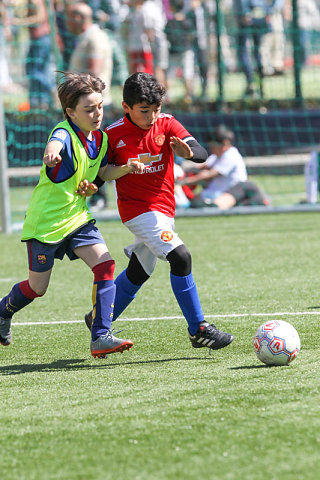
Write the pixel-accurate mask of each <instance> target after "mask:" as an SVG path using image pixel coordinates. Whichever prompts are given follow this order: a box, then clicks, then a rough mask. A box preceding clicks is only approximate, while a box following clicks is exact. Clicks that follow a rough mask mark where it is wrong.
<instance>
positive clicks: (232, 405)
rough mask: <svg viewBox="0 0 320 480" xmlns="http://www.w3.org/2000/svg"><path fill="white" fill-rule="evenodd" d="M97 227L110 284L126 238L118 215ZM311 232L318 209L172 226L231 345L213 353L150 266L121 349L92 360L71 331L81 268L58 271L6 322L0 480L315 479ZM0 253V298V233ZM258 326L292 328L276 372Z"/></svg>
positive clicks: (82, 336)
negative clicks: (291, 341)
mask: <svg viewBox="0 0 320 480" xmlns="http://www.w3.org/2000/svg"><path fill="white" fill-rule="evenodd" d="M98 226H99V228H100V229H101V231H102V233H103V235H104V237H105V238H106V241H107V244H108V246H109V248H110V251H111V253H112V255H113V256H114V258H115V260H116V265H117V266H116V274H118V273H119V272H120V271H121V270H122V269H123V268H125V265H126V258H125V256H124V254H123V252H122V247H123V246H125V245H126V244H128V243H129V242H131V241H132V237H131V235H130V234H129V233H128V232H127V230H126V229H125V227H124V226H123V225H121V224H120V222H117V221H114V222H106V223H99V224H98ZM319 226H320V217H319V214H317V213H303V214H302V213H301V214H287V215H283V214H279V215H261V216H255V215H250V216H235V217H210V218H189V219H177V221H176V227H177V231H178V232H179V234H180V236H181V237H182V238H183V240H184V241H185V243H186V245H187V246H188V247H189V249H190V251H191V252H192V257H193V273H194V277H195V279H196V281H197V286H198V291H199V294H200V298H201V300H202V304H203V309H204V311H205V313H206V314H207V315H208V320H209V321H210V322H212V321H213V322H214V323H215V324H216V325H217V326H218V327H219V328H221V329H224V330H226V331H230V332H232V333H233V334H234V335H235V340H234V342H233V343H232V344H231V345H230V346H229V347H227V348H226V349H224V350H220V351H216V352H212V355H209V352H208V350H207V349H205V348H204V349H197V350H195V349H192V347H191V344H190V342H189V340H188V337H187V330H186V323H185V321H184V319H183V318H182V316H181V312H180V311H179V308H178V305H177V303H176V301H175V299H174V296H173V294H172V292H171V289H170V283H169V266H168V264H166V263H165V262H160V261H159V263H158V265H157V267H156V270H155V272H154V275H153V277H152V278H151V279H150V280H149V281H148V283H147V284H146V285H144V287H143V288H142V290H141V291H140V292H139V294H138V297H137V299H136V300H135V302H133V304H132V305H130V307H129V308H128V309H127V311H126V312H125V313H124V314H123V316H122V320H118V321H117V322H116V323H115V328H116V329H124V331H122V332H121V334H119V336H123V337H126V338H132V340H133V341H134V347H133V349H132V350H130V351H129V352H125V353H123V354H122V355H121V354H113V355H109V357H108V358H107V359H96V360H95V359H93V358H92V357H91V355H90V350H89V343H90V338H89V332H88V331H87V329H86V327H85V325H84V323H83V322H82V321H81V322H79V323H77V321H78V320H79V321H80V320H82V318H83V314H84V313H85V312H86V311H87V310H88V309H89V308H90V301H91V282H92V273H91V272H90V271H89V269H88V268H87V267H86V266H85V265H84V264H82V263H81V262H80V261H76V262H72V263H71V262H69V261H68V260H67V259H65V260H64V261H63V262H60V261H57V262H56V265H55V268H54V272H53V275H52V280H51V284H50V286H49V289H48V292H47V294H46V295H45V296H44V297H43V298H41V299H37V300H36V301H34V302H33V303H32V304H31V305H29V306H28V307H27V308H25V309H24V310H23V311H21V312H19V313H17V314H16V315H15V317H14V326H13V335H14V340H13V343H12V344H11V345H10V346H9V347H1V348H0V402H1V403H0V405H1V408H0V449H1V450H0V471H1V479H2V480H22V479H23V480H56V479H59V480H60V479H61V480H65V479H68V480H80V479H81V480H82V479H83V480H96V479H97V478H101V479H104V480H113V479H125V478H130V479H131V480H180V479H181V480H189V479H190V480H191V479H195V478H196V479H201V480H240V479H241V480H242V479H243V480H265V479H268V480H280V479H282V478H295V479H297V480H314V479H315V478H317V476H318V471H319V467H320V459H319V447H320V435H319V426H320V420H319V418H320V417H319V378H320V375H319V357H318V353H319V341H318V338H319V335H318V332H319V318H320V293H319V292H320V278H319V266H318V258H319ZM0 252H1V253H0V259H1V261H0V263H1V274H0V297H1V296H3V295H5V294H6V293H7V292H8V290H9V289H10V288H11V286H12V284H13V283H16V282H18V281H20V280H23V279H25V278H26V277H27V262H26V251H25V246H24V245H23V244H20V239H19V235H18V234H14V235H10V236H5V235H1V236H0ZM275 313H278V316H277V315H276V316H272V314H275ZM270 318H280V319H283V320H286V321H289V322H290V323H292V324H293V325H294V326H295V327H296V329H297V330H298V332H299V334H300V338H301V344H302V349H301V352H300V354H299V355H298V357H297V359H296V360H294V362H293V363H292V364H291V365H290V366H288V367H266V366H265V365H263V364H262V363H260V362H259V360H258V359H257V357H256V355H255V353H254V351H253V348H252V338H253V335H254V333H255V331H256V329H257V327H258V326H259V325H260V324H261V323H263V322H264V321H266V320H268V319H270ZM133 319H135V320H133ZM62 321H74V323H69V324H68V323H67V324H62V323H59V322H62ZM29 322H34V323H36V324H35V325H29V324H27V325H26V324H25V323H29ZM40 322H50V324H41V323H40Z"/></svg>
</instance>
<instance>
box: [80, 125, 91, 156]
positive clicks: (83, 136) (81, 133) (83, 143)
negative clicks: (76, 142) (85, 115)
mask: <svg viewBox="0 0 320 480" xmlns="http://www.w3.org/2000/svg"><path fill="white" fill-rule="evenodd" d="M77 135H78V137H79V138H80V140H81V143H82V145H83V146H84V148H85V151H86V152H87V155H88V156H89V149H88V144H87V139H86V136H85V134H84V133H83V132H82V131H81V130H79V131H78V132H77Z"/></svg>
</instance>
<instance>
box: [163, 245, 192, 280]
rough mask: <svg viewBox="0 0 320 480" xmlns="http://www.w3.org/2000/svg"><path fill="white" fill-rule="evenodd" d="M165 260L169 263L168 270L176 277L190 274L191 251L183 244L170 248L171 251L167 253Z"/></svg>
mask: <svg viewBox="0 0 320 480" xmlns="http://www.w3.org/2000/svg"><path fill="white" fill-rule="evenodd" d="M167 260H168V262H169V263H170V270H171V273H172V274H173V275H176V276H177V277H186V276H187V275H190V273H191V253H190V252H189V250H188V249H187V247H186V246H185V245H184V244H182V245H179V247H177V248H175V249H174V250H172V252H170V253H169V254H168V255H167Z"/></svg>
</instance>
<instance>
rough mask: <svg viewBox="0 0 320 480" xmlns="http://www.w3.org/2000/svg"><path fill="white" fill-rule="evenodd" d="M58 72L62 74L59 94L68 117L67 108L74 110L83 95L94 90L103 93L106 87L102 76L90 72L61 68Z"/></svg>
mask: <svg viewBox="0 0 320 480" xmlns="http://www.w3.org/2000/svg"><path fill="white" fill-rule="evenodd" d="M57 73H59V74H60V78H59V82H58V83H59V85H58V96H59V100H60V103H61V107H62V110H63V113H64V115H65V117H67V118H68V114H67V113H66V109H67V108H72V109H73V110H74V109H75V108H76V106H77V105H78V102H79V98H80V97H81V96H82V95H87V94H88V93H93V92H98V93H102V91H103V90H104V89H105V87H106V86H105V83H104V82H103V81H102V80H101V79H100V78H98V77H94V76H93V75H90V74H89V73H75V72H62V71H61V70H58V71H57Z"/></svg>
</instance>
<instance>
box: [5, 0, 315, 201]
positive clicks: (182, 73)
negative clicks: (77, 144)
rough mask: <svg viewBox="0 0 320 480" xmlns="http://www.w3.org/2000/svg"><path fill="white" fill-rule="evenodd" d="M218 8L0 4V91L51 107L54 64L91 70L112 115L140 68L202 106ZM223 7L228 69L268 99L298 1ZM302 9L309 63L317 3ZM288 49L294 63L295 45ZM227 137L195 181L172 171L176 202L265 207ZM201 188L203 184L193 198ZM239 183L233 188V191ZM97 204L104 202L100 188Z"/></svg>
mask: <svg viewBox="0 0 320 480" xmlns="http://www.w3.org/2000/svg"><path fill="white" fill-rule="evenodd" d="M216 6H217V4H216V1H215V0H88V1H84V0H83V1H80V0H0V87H1V90H2V91H3V92H7V93H9V94H11V93H19V92H21V91H25V92H27V93H28V99H27V101H25V102H22V103H21V104H20V106H19V109H21V110H24V109H26V110H28V109H34V108H36V109H41V110H44V111H47V110H48V109H49V108H50V107H51V106H55V105H56V103H55V102H56V99H55V96H54V93H53V92H55V83H56V75H57V70H59V69H61V70H63V71H75V72H89V73H91V74H92V75H95V76H98V77H100V78H101V79H102V80H103V81H104V83H105V84H106V89H105V91H104V98H103V102H104V108H105V111H108V110H109V109H110V110H111V109H112V108H113V106H114V103H115V99H114V98H113V96H112V92H114V91H115V90H112V89H111V87H117V86H118V87H119V92H121V90H122V85H123V83H124V81H125V79H126V78H127V77H128V75H130V74H132V73H134V72H137V71H143V72H147V73H150V74H153V75H154V76H155V77H156V78H157V80H158V81H159V82H161V83H162V84H163V85H164V86H165V87H166V89H167V97H166V101H167V102H171V92H172V91H173V89H174V85H176V84H177V82H178V83H180V85H181V87H182V92H183V94H182V99H183V100H182V101H183V102H184V103H185V104H186V105H190V104H192V103H194V102H202V103H203V104H205V103H206V102H207V101H208V100H209V99H210V95H209V92H208V87H209V85H210V82H217V68H218V65H217V62H218V56H217V48H218V47H217V37H216V31H217V30H216V28H217V23H216V20H217V12H216ZM219 8H220V13H221V14H222V16H221V18H220V19H221V20H222V21H221V23H220V29H221V31H220V34H221V35H220V47H221V51H222V61H223V65H224V66H223V68H224V70H225V71H226V72H242V73H243V79H244V89H243V94H242V95H243V97H244V98H245V97H252V98H263V81H262V79H263V78H264V77H266V76H273V75H283V74H284V73H285V69H286V68H287V67H286V62H287V65H288V51H289V50H290V48H288V41H291V40H292V35H291V34H290V35H288V33H287V32H288V26H290V25H292V0H220V2H219ZM297 10H298V27H299V31H298V36H299V42H298V43H299V51H298V58H299V61H300V63H301V66H304V65H306V64H307V62H308V57H309V56H310V55H311V53H312V48H311V44H312V35H313V34H314V32H320V0H297ZM289 31H290V29H289ZM290 55H291V61H292V44H291V50H290V53H289V57H290ZM220 67H221V65H220ZM18 70H19V73H20V75H19V74H18V73H17V72H18ZM20 80H21V81H20ZM119 98H120V96H119V95H118V97H117V100H116V101H117V102H118V103H119V105H116V108H118V109H119V108H120V106H121V105H120V102H119ZM212 100H213V99H212ZM220 133H221V132H220ZM216 134H217V132H216ZM224 134H226V131H224ZM228 134H230V135H232V132H229V133H228ZM217 135H218V137H219V134H217ZM222 137H223V135H222ZM222 137H221V138H222ZM219 138H220V137H219ZM212 140H213V138H208V145H210V142H211V141H212ZM220 140H221V139H220ZM229 140H230V139H229ZM229 140H228V139H227V138H224V137H223V138H222V140H221V142H222V143H220V145H219V142H217V141H215V142H214V145H213V146H212V151H211V154H212V155H211V157H209V160H208V162H206V164H205V165H204V166H203V168H202V169H201V171H199V172H196V174H195V172H193V177H190V176H188V177H186V175H185V171H184V170H181V167H180V168H179V167H178V166H177V167H176V177H177V178H179V182H177V191H176V198H177V203H178V206H179V204H180V206H183V207H186V206H204V205H209V204H211V205H212V206H218V207H219V208H229V207H230V206H233V205H240V204H242V205H245V204H246V202H249V203H253V204H265V203H266V200H265V198H264V196H263V195H262V194H261V192H259V189H258V188H256V186H255V185H253V184H252V183H250V182H248V181H247V173H246V169H245V164H244V162H243V159H242V157H241V154H240V152H239V151H238V150H237V149H236V147H235V146H233V144H232V141H230V142H229ZM224 142H227V143H228V142H229V143H230V144H229V143H228V144H227V145H225V144H224ZM219 148H220V149H222V150H223V151H221V152H220V153H219V152H217V150H219ZM189 173H190V172H189ZM235 177H236V180H237V181H236V182H235V181H234V178H235ZM233 181H234V182H233ZM222 184H224V186H225V187H226V188H224V189H222V190H223V191H221V192H220V194H223V195H224V196H223V197H222V199H221V201H220V200H218V201H217V200H216V198H218V195H216V192H215V191H214V192H213V190H216V188H215V187H216V186H217V185H220V186H221V185H222ZM227 184H228V185H227ZM197 185H202V186H203V185H205V188H204V189H203V191H202V192H201V193H200V194H199V195H198V196H196V197H195V198H194V195H193V194H192V189H193V188H194V187H195V186H197ZM226 185H227V186H226ZM235 186H236V191H233V190H230V189H232V188H233V187H235ZM190 187H191V190H190ZM240 187H241V188H240ZM188 188H189V193H190V191H191V194H190V196H189V197H186V195H185V192H186V191H187V189H188ZM220 190H221V188H220ZM230 192H231V194H232V195H231V194H230ZM209 193H210V195H209ZM213 193H214V194H213ZM225 193H227V194H228V195H229V197H228V198H227V202H226V196H225ZM206 194H208V195H209V196H208V195H207V196H206ZM99 195H100V198H99ZM230 195H231V196H230ZM246 196H249V200H248V199H247V198H246ZM209 197H210V198H209ZM93 202H97V204H100V205H101V206H102V207H105V206H106V202H107V199H106V196H105V193H104V192H103V190H101V191H99V193H98V195H95V197H94V199H93ZM200 204H201V205H200ZM217 204H218V205H217ZM225 205H226V207H225ZM93 207H94V205H93Z"/></svg>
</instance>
